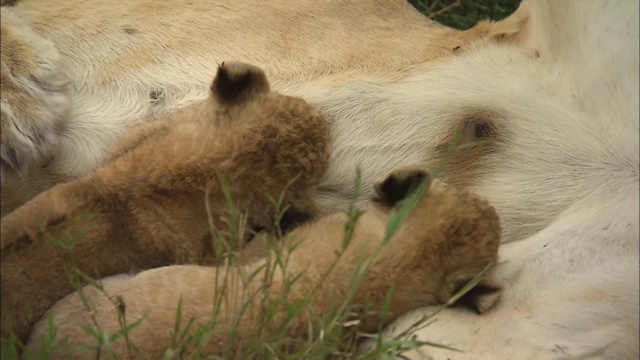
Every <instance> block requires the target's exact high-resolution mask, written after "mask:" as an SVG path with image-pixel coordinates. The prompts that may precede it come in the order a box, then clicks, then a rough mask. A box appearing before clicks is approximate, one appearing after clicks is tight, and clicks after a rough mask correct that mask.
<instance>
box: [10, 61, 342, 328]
mask: <svg viewBox="0 0 640 360" xmlns="http://www.w3.org/2000/svg"><path fill="white" fill-rule="evenodd" d="M211 90H212V91H211V96H210V98H209V99H208V100H207V101H205V102H203V103H201V104H199V105H198V106H196V107H194V108H191V109H188V110H186V111H183V112H181V113H178V114H174V115H172V116H171V117H169V118H165V119H159V120H157V121H155V122H152V123H149V124H147V125H143V127H141V128H139V129H137V130H136V131H135V132H133V133H131V134H129V135H128V136H126V137H125V138H124V139H123V140H122V141H121V142H120V143H119V144H118V145H117V146H116V148H115V149H114V150H113V152H112V154H111V156H110V157H108V158H107V159H106V160H105V162H104V164H103V165H102V166H101V167H100V168H98V169H97V170H96V171H95V172H93V173H91V174H89V175H87V176H84V177H82V178H79V179H77V180H73V181H70V182H68V183H64V184H60V185H58V186H55V187H54V188H52V189H50V190H49V191H46V192H44V193H42V194H40V195H39V196H37V197H36V198H34V199H33V200H31V201H30V202H28V203H27V204H25V205H24V206H22V207H20V208H18V209H17V210H15V211H14V212H12V213H10V214H9V215H7V216H5V217H3V218H2V222H1V225H0V234H1V235H0V239H1V257H2V265H1V275H2V276H1V289H2V292H1V293H2V295H1V296H2V305H3V310H5V309H6V308H9V311H10V312H11V313H12V319H5V318H3V321H2V322H3V327H4V326H5V325H6V324H8V321H11V324H12V326H13V330H14V331H15V332H16V333H17V334H18V336H19V337H22V338H23V337H24V336H26V335H27V333H28V331H29V328H30V326H31V324H32V323H33V322H34V321H35V320H37V319H38V318H40V317H41V316H42V315H43V314H44V312H45V311H46V310H47V309H49V308H50V307H51V305H53V303H54V302H56V301H57V300H59V299H61V298H62V297H63V296H65V295H67V294H68V293H70V292H72V291H73V287H72V285H71V284H70V282H69V280H68V277H67V274H66V273H65V270H64V269H65V266H64V264H65V263H66V261H69V260H70V259H69V257H73V261H74V264H75V266H77V268H78V270H80V271H81V272H83V273H84V274H87V275H88V276H91V277H94V278H101V277H105V276H109V275H113V274H118V273H126V272H129V271H131V270H133V269H149V268H154V267H158V266H163V265H167V264H177V263H181V262H186V263H196V264H208V263H212V261H213V260H214V259H215V256H216V254H215V253H214V251H213V245H212V241H213V238H212V234H211V227H210V226H209V221H210V220H211V221H213V223H214V225H215V227H216V229H217V230H218V231H220V232H225V231H229V229H230V227H229V226H228V222H229V221H230V218H231V217H232V216H231V215H230V214H229V205H228V204H227V201H226V200H225V194H224V190H223V188H222V187H221V185H220V182H219V177H221V178H223V179H225V180H226V182H227V183H228V190H229V192H230V193H231V196H232V199H233V207H235V209H237V211H238V212H239V213H241V214H246V222H247V226H248V227H250V228H266V229H269V228H270V226H272V225H273V219H274V217H275V211H276V209H275V206H274V205H273V204H272V203H271V202H270V199H269V197H272V198H274V199H277V198H278V197H279V196H280V194H281V193H283V191H284V190H285V187H286V185H287V183H288V182H290V181H291V180H292V179H293V178H295V177H296V176H298V177H297V179H296V180H295V181H294V182H293V183H292V185H291V186H290V187H289V188H288V189H287V191H286V193H285V197H284V201H283V206H289V210H288V212H289V214H291V213H293V214H294V216H295V214H301V215H304V216H305V217H309V216H313V215H314V214H315V213H316V212H317V209H318V207H317V205H316V203H315V200H314V194H315V189H316V186H317V183H318V182H319V180H320V178H321V176H322V174H323V173H324V172H325V170H326V167H327V163H328V158H329V131H328V127H327V125H326V124H325V121H324V119H323V118H322V117H321V116H320V114H319V113H318V112H317V111H316V110H315V109H314V108H312V107H311V106H310V105H308V104H307V103H306V102H305V101H304V100H302V99H300V98H294V97H289V96H284V95H281V94H278V93H276V92H272V91H270V86H269V83H268V81H267V78H266V76H265V74H264V72H263V71H262V70H261V69H259V68H257V67H255V66H252V65H248V64H242V63H226V64H223V65H221V66H220V67H219V69H218V72H217V74H216V77H215V79H214V81H213V84H212V86H211ZM207 195H208V196H207ZM205 199H206V200H205ZM205 203H207V204H206V205H205ZM209 215H211V216H209ZM52 237H53V238H55V239H57V240H58V244H57V245H55V242H52V241H50V240H51V238H52ZM71 244H72V247H73V251H72V252H70V251H69V250H68V249H69V248H70V247H71ZM65 249H66V250H65ZM217 255H219V254H217ZM25 269H26V271H25ZM4 331H5V330H3V332H4Z"/></svg>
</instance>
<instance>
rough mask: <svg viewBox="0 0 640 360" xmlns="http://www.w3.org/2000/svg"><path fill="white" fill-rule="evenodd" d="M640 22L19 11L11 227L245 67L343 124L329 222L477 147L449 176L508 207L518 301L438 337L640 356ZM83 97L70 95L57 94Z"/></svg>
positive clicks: (471, 348) (210, 8) (504, 269)
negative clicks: (406, 174) (356, 198)
mask: <svg viewBox="0 0 640 360" xmlns="http://www.w3.org/2000/svg"><path fill="white" fill-rule="evenodd" d="M638 10H639V9H638V3H637V2H636V1H631V0H629V1H603V0H602V1H597V0H592V1H580V0H574V1H571V0H566V1H557V0H548V1H545V0H540V1H524V2H523V4H522V6H521V8H520V9H519V10H518V11H517V12H516V13H515V14H514V15H512V16H511V17H510V18H508V19H506V20H504V21H503V22H500V23H497V24H492V25H488V24H484V25H480V26H477V27H475V28H473V29H471V30H470V31H467V32H456V31H453V30H451V29H446V28H443V27H441V26H438V25H437V24H434V23H432V22H429V21H428V20H426V19H424V18H423V17H421V16H420V15H419V14H418V13H416V12H415V11H413V10H412V9H411V8H410V7H409V6H408V5H407V4H406V3H404V2H403V1H400V0H388V1H382V0H379V1H369V0H359V1H343V2H342V1H311V0H309V1H304V0H298V1H295V2H291V1H270V2H260V1H255V2H251V3H248V2H232V1H229V2H225V1H193V2H189V3H183V2H171V3H169V2H161V3H160V2H145V1H128V2H115V1H92V2H83V1H72V0H70V1H67V2H65V3H62V4H60V3H59V2H56V3H55V5H54V3H53V2H48V1H46V0H39V1H38V0H22V1H21V2H20V1H19V2H17V4H16V5H15V6H14V7H13V8H12V9H11V10H9V11H7V10H6V9H3V10H2V20H3V21H2V27H3V28H2V33H3V42H2V46H3V48H2V56H3V59H2V64H3V65H2V66H3V70H2V71H3V73H2V75H3V76H5V74H6V73H7V72H6V71H5V70H4V69H5V68H10V69H13V76H14V78H15V79H16V80H15V81H13V82H11V84H14V85H15V86H16V87H15V89H16V90H15V91H16V94H17V95H16V96H14V97H9V94H11V92H7V91H4V90H3V92H2V94H1V95H0V96H1V98H2V117H3V118H2V159H3V161H5V163H6V164H9V165H11V169H13V170H15V171H17V172H21V173H24V167H22V166H20V164H27V163H29V164H32V166H31V167H30V168H29V169H27V171H28V172H26V174H28V175H26V176H27V180H26V181H25V180H23V181H18V182H15V181H14V182H10V183H9V184H7V185H3V194H2V201H3V209H7V207H6V206H7V204H10V203H11V202H13V201H14V200H15V198H18V200H16V201H17V203H18V204H19V203H20V202H22V201H23V200H24V198H27V197H29V196H30V195H29V194H26V196H24V197H22V196H23V194H20V193H18V190H17V189H22V190H21V191H23V192H24V193H28V192H38V191H40V189H42V188H45V187H46V186H47V185H48V183H50V182H51V181H55V180H56V179H55V178H56V177H60V178H62V179H64V178H67V177H74V176H77V175H79V174H81V173H83V172H85V171H88V170H89V169H91V168H92V167H93V166H95V164H96V163H97V162H98V159H99V158H100V157H101V156H102V154H103V153H104V149H106V148H107V147H108V144H109V143H110V142H112V141H113V140H114V139H115V138H116V137H117V136H118V134H119V133H121V131H122V129H124V128H125V127H126V126H128V124H130V123H137V122H141V121H143V120H144V118H145V117H146V116H149V115H154V114H161V113H166V112H171V111H173V110H175V109H177V108H180V107H182V106H185V105H186V104H189V103H191V102H194V101H198V100H199V99H201V98H204V96H205V93H206V84H205V83H204V81H205V79H206V77H205V76H204V75H205V74H207V73H206V71H208V70H209V69H210V68H211V66H212V65H213V64H214V62H219V61H221V60H222V59H229V58H235V59H238V60H244V61H248V62H252V63H256V64H257V65H260V66H264V67H265V68H266V69H267V74H268V75H269V76H270V78H272V79H274V85H275V86H274V87H275V88H276V89H277V90H280V91H283V92H285V93H290V94H294V95H302V96H303V97H305V98H306V99H308V100H309V101H310V102H312V103H314V104H315V105H316V106H317V107H318V108H319V109H320V110H321V112H322V113H323V115H324V116H325V117H326V118H327V119H328V120H329V123H330V125H331V127H332V128H331V131H332V136H333V149H334V151H333V157H332V160H331V165H330V168H329V171H328V173H327V175H326V176H325V178H324V180H323V182H322V184H321V187H320V196H319V200H320V202H321V203H322V204H324V205H325V206H327V207H340V206H341V205H342V204H343V203H344V202H345V199H346V198H347V197H348V195H349V191H350V189H351V184H350V183H351V179H353V169H354V167H355V165H356V164H359V165H361V167H362V168H363V175H364V178H363V189H371V188H372V186H371V185H372V183H373V182H375V181H377V180H378V179H379V178H381V177H382V175H383V174H385V173H386V172H387V171H389V170H390V169H391V168H392V167H394V166H398V165H405V164H406V165H411V164H426V165H430V164H432V163H433V162H434V161H435V160H439V158H441V157H442V154H443V153H444V152H445V151H444V150H446V144H447V143H448V142H449V139H450V138H451V137H452V136H453V134H454V133H456V132H457V131H458V130H461V131H462V137H461V139H460V141H459V150H458V151H457V152H456V153H455V154H454V155H453V156H452V157H451V158H450V159H449V162H448V163H449V166H448V168H447V169H445V171H444V172H443V173H442V174H443V176H445V177H446V178H447V179H448V180H449V181H450V182H452V183H454V184H458V185H464V186H468V187H470V188H472V189H474V190H476V191H478V192H479V193H481V194H483V195H485V196H486V197H488V198H489V200H490V201H491V202H492V203H493V204H494V205H495V206H496V208H497V210H498V212H499V214H500V216H501V219H502V223H503V226H504V237H503V239H504V242H505V244H503V246H502V248H501V257H502V258H503V259H504V260H506V263H505V264H503V265H501V266H500V267H498V269H497V276H498V278H499V279H502V280H504V281H505V282H506V284H507V285H510V286H508V287H507V291H506V292H505V294H504V295H503V301H502V302H501V304H500V306H499V307H498V308H497V309H496V310H498V311H495V312H493V313H491V314H488V315H486V316H484V317H482V318H481V319H480V318H478V319H476V318H470V317H469V315H468V314H467V313H465V312H461V311H457V310H449V311H446V312H443V313H441V314H440V315H439V319H438V321H437V322H436V323H434V324H432V325H431V326H430V327H429V328H427V329H425V330H422V331H421V332H420V333H419V334H418V335H419V336H420V337H421V338H429V339H430V340H435V341H441V342H446V343H449V344H453V345H454V346H456V347H457V348H459V349H462V350H465V351H466V353H465V354H463V355H455V356H456V358H464V357H467V358H472V359H477V358H487V357H490V358H511V359H512V358H536V357H538V358H549V357H553V356H571V355H580V354H583V353H589V352H593V351H600V350H602V352H601V353H602V354H603V356H604V357H605V358H612V359H613V358H616V359H617V358H629V357H637V356H638V355H639V354H638V352H639V350H638V348H639V346H638V272H639V269H638V253H639V250H638V236H639V224H638V215H639V214H638V193H639V191H638V163H639V155H638V152H639V151H638V147H639V146H638V138H637V133H638V128H639V126H638V108H639V105H638V99H639V98H640V96H639V93H638V87H639V86H638V65H639V64H638V52H639V51H638V50H639V49H638V32H639V31H638ZM19 18H21V19H23V20H28V21H31V22H32V24H33V27H34V28H35V29H36V31H38V32H39V33H40V34H42V35H43V36H45V37H47V38H48V39H50V40H51V41H52V42H53V43H54V44H55V46H56V47H57V49H58V51H59V53H60V56H59V57H58V58H56V57H55V55H52V54H53V53H54V51H52V50H51V48H50V46H49V45H46V44H45V43H43V42H42V41H41V40H42V39H39V38H38V40H36V38H37V36H36V35H34V34H28V33H27V30H21V29H24V28H26V25H25V26H23V25H22V24H21V23H19ZM7 28H12V29H13V30H9V31H7V30H6V29H7ZM10 31H14V33H16V34H21V35H22V36H23V38H24V39H32V41H31V42H29V43H28V44H31V45H32V46H34V47H38V48H39V49H42V50H40V51H32V52H31V54H36V55H38V56H39V57H40V60H39V61H29V60H28V59H33V58H34V57H33V56H31V55H29V54H30V53H29V52H26V53H25V52H21V53H20V54H21V55H20V56H17V55H10V54H11V53H10V52H9V51H7V50H5V49H6V48H5V47H6V46H7V44H8V43H7V42H6V39H8V37H7V35H6V34H7V33H8V32H10ZM25 41H26V40H25ZM23 43H24V42H23ZM38 44H40V45H38ZM26 49H29V47H27V48H26ZM47 54H50V55H49V56H48V55H47ZM36 58H37V57H36ZM45 60H46V61H45ZM56 61H57V62H56ZM56 69H57V71H56ZM30 75H34V77H31V76H30ZM58 76H61V77H62V80H61V79H59V78H58ZM65 78H66V79H67V80H69V81H70V83H71V85H72V86H71V88H70V89H69V90H67V88H65V87H56V86H53V85H56V84H63V83H64V79H65ZM18 80H19V81H18ZM3 81H5V80H4V78H3ZM3 84H4V82H3ZM3 89H5V85H3ZM29 89H31V90H29ZM65 91H70V95H69V98H68V99H69V101H70V106H69V107H68V111H69V115H70V116H66V117H63V120H64V121H63V124H62V125H63V126H62V130H61V132H60V133H59V134H60V135H59V136H53V135H51V134H55V133H56V132H55V129H56V125H55V124H56V123H57V122H56V121H54V120H51V118H52V117H53V118H55V116H52V117H47V116H48V115H50V114H52V112H53V110H56V111H59V110H60V109H58V108H56V107H48V105H47V104H48V101H49V102H51V101H52V96H53V95H55V94H59V95H60V96H61V98H62V99H64V98H65V97H64V96H67V95H66V93H65ZM20 94H23V95H24V96H18V95H20ZM25 99H26V100H25ZM29 99H30V100H29ZM25 101H26V102H25ZM61 103H62V100H61ZM27 104H31V105H30V106H26V105H27ZM25 111H26V112H28V113H24V112H25ZM45 115H47V116H45ZM6 119H11V120H12V121H13V122H10V121H8V120H6ZM47 119H49V120H47ZM7 128H9V129H13V130H7ZM41 129H45V130H46V129H51V130H46V131H42V130H41ZM42 134H49V135H46V136H45V135H42ZM56 138H57V139H58V141H57V144H58V145H57V146H58V150H54V152H50V150H47V149H55V146H52V147H50V148H49V147H47V144H55V141H53V140H49V139H56ZM11 144H19V145H20V146H18V145H15V146H14V145H11ZM55 151H57V153H56V152H55ZM25 154H26V155H25ZM52 154H53V155H52ZM51 156H53V157H54V161H51V162H48V163H47V164H48V165H47V166H46V167H45V168H39V167H36V166H35V165H33V164H38V161H41V160H40V159H44V158H47V157H51ZM5 168H7V167H6V166H4V167H3V171H4V169H5ZM42 173H44V174H42ZM51 179H53V180H51ZM24 189H26V190H24ZM9 190H10V192H9ZM366 195H369V194H365V197H366ZM11 197H14V199H11ZM21 197H22V199H20V198H21ZM4 211H6V210H4ZM408 321H410V319H409V320H408ZM399 325H402V324H399ZM429 352H430V354H431V355H433V356H434V357H436V358H446V357H448V356H452V354H451V353H449V352H446V353H444V350H434V349H429Z"/></svg>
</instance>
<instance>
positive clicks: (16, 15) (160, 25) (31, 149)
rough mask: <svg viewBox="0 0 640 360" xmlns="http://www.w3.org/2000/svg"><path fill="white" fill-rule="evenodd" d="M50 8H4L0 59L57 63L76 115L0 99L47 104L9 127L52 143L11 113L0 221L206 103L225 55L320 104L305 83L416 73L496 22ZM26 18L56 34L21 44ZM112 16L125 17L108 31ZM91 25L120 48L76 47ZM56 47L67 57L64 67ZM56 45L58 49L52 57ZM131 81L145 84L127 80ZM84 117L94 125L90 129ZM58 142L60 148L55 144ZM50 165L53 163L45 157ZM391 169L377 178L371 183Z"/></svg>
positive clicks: (309, 4) (194, 5) (216, 4)
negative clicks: (209, 77) (20, 26)
mask: <svg viewBox="0 0 640 360" xmlns="http://www.w3.org/2000/svg"><path fill="white" fill-rule="evenodd" d="M41 2H42V1H38V0H31V1H23V2H18V3H17V4H16V5H15V6H13V7H4V8H3V9H2V12H3V25H2V26H3V28H2V34H3V35H2V36H3V38H4V39H7V41H5V42H3V45H2V46H3V54H5V53H6V54H5V55H3V56H4V58H3V60H2V61H3V64H16V63H17V64H24V65H25V68H26V69H28V70H29V73H28V74H34V73H36V72H37V71H42V70H41V69H40V68H41V65H40V63H38V62H37V61H35V59H34V58H33V57H31V56H19V55H18V54H16V52H15V51H14V50H12V49H14V48H16V47H18V46H23V47H26V48H27V49H28V50H29V51H30V52H31V53H42V55H41V56H42V57H43V58H45V59H47V60H48V59H49V58H51V59H52V60H51V65H50V66H49V67H48V68H47V71H49V72H53V73H55V74H56V76H57V77H59V78H60V79H64V80H66V81H68V82H70V84H71V87H70V89H71V95H72V96H71V97H72V99H73V104H72V109H71V110H72V113H71V114H69V115H68V116H66V113H65V114H62V113H60V109H67V108H66V107H62V106H58V105H57V104H49V105H47V107H46V108H42V106H44V105H42V106H41V105H39V101H41V97H39V96H31V97H28V96H27V97H22V98H15V97H10V94H11V93H7V94H2V99H3V101H5V103H9V104H10V105H11V108H14V107H15V108H20V109H34V111H35V109H38V114H40V115H39V116H40V117H43V118H44V119H40V118H38V117H34V116H27V115H22V114H16V116H14V117H13V118H12V119H11V121H13V123H15V124H16V125H17V126H18V127H19V128H24V129H30V131H31V132H32V133H33V134H32V135H31V138H35V137H42V138H45V139H49V141H48V142H46V143H44V144H43V145H38V144H36V143H33V141H30V140H29V138H27V139H24V136H22V135H21V133H20V131H18V130H17V129H16V128H12V127H10V126H9V123H10V121H9V116H8V115H7V116H4V115H3V120H2V121H3V127H4V128H7V129H6V130H5V129H4V128H3V134H4V135H3V140H2V143H1V146H2V152H3V155H2V156H3V157H2V159H3V160H5V162H6V164H5V166H4V167H3V169H4V172H5V173H7V174H10V175H11V176H5V178H6V179H7V181H4V183H3V189H2V190H3V191H2V208H1V211H2V214H6V213H8V212H10V211H11V210H13V209H15V208H16V207H18V206H19V205H21V204H22V203H24V202H25V201H26V200H28V199H29V198H31V197H33V196H34V195H35V194H37V193H39V192H41V191H44V190H45V189H47V188H48V187H50V186H52V185H53V184H55V183H58V182H61V181H67V180H69V179H72V178H75V177H78V176H81V175H84V174H86V173H87V172H89V171H91V170H93V169H95V167H96V166H97V165H98V164H99V163H100V161H101V160H102V159H103V157H104V156H105V153H106V151H107V149H109V148H110V147H111V146H112V145H113V143H115V142H116V140H117V138H118V137H119V136H120V135H122V134H123V133H124V132H125V131H126V129H127V128H128V127H130V126H132V125H134V124H137V123H140V122H143V121H146V120H147V119H153V118H155V117H157V116H159V115H160V116H163V115H166V114H169V113H172V112H175V111H176V110H178V109H180V108H183V107H184V106H188V105H190V104H193V103H194V102H197V101H199V100H201V99H202V96H201V95H202V94H203V91H202V90H203V89H204V86H205V84H204V83H203V82H202V80H200V79H204V75H205V74H207V72H208V71H209V69H211V67H212V66H214V65H215V64H217V63H219V62H220V61H222V60H224V59H230V58H231V59H238V60H242V61H249V62H251V63H254V64H256V65H258V66H261V67H263V68H264V69H265V71H266V73H267V74H268V75H269V77H270V79H272V80H273V81H274V84H275V85H276V86H277V87H278V90H287V92H289V93H292V94H294V95H303V94H304V96H305V98H306V99H309V100H310V101H311V102H312V103H317V102H318V101H322V100H323V98H324V97H325V96H324V95H322V94H321V93H317V94H314V93H313V90H312V89H309V88H307V87H303V88H301V89H298V85H301V84H314V83H317V84H318V85H321V86H325V87H329V88H338V87H340V86H342V85H343V84H344V82H345V80H349V79H352V78H353V76H354V75H355V76H356V77H362V76H364V75H365V74H368V75H370V76H375V77H380V76H381V77H382V78H383V79H384V80H385V81H389V82H396V81H398V80H401V79H403V78H405V77H406V76H407V75H408V74H410V73H412V72H413V70H414V69H413V67H414V66H417V65H420V64H424V63H430V62H432V61H434V60H436V59H440V58H446V57H448V56H452V55H455V53H456V52H457V51H459V49H461V48H465V46H467V45H468V44H469V43H471V42H474V41H478V40H479V39H483V38H487V37H491V36H494V34H493V32H492V29H493V28H492V26H493V24H485V25H483V26H479V27H477V28H472V29H470V30H467V31H456V30H453V29H449V28H446V27H443V26H441V25H439V24H437V23H435V22H431V21H429V20H427V19H425V18H424V17H423V16H422V15H421V14H420V13H418V12H417V11H416V10H415V9H413V8H412V7H411V6H410V5H409V4H408V3H406V2H405V1H404V0H377V1H371V0H359V1H338V2H332V1H322V2H317V1H312V0H297V1H296V2H295V4H293V3H291V2H290V1H269V2H253V3H245V2H234V1H232V2H226V1H213V0H200V1H196V2H191V3H189V4H187V3H175V2H155V1H145V0H139V1H134V2H124V3H122V4H120V3H118V4H117V5H114V4H113V0H111V1H104V0H103V1H92V2H85V1H78V0H72V1H67V2H65V3H60V4H56V6H52V7H49V6H47V10H46V11H41V7H42V6H44V4H41ZM265 14H268V16H265ZM22 17H25V18H28V20H29V21H30V22H31V24H32V26H33V28H34V29H35V30H36V31H41V32H42V34H45V35H46V37H47V39H44V38H42V39H41V40H42V41H41V42H39V43H26V44H25V43H24V41H22V44H21V41H20V40H21V39H19V38H18V39H16V40H18V41H17V42H16V41H12V40H13V39H14V37H15V36H16V35H14V34H15V31H12V30H13V29H14V27H15V25H14V23H15V22H16V21H18V20H20V19H21V18H22ZM5 18H6V19H8V20H7V21H4V19H5ZM105 18H110V19H118V21H116V22H109V23H108V24H106V23H105V24H102V22H103V19H105ZM354 18H356V19H358V22H357V23H354V22H353V19H354ZM274 19H277V20H276V21H274ZM9 20H10V21H9ZM21 21H22V20H21ZM94 23H96V24H102V25H98V27H99V30H96V31H99V32H100V34H101V36H102V37H108V38H110V39H113V40H115V42H111V43H108V44H107V43H104V42H100V44H97V43H94V42H92V41H89V42H86V43H85V42H83V41H79V40H80V39H85V38H87V37H89V36H91V34H93V33H91V31H92V30H91V29H92V27H87V26H85V25H86V24H94ZM292 29H294V30H292ZM167 32H168V33H167ZM256 34H258V35H256ZM69 35H71V36H69ZM38 36H40V35H38ZM399 39H402V41H399ZM54 43H55V46H56V47H57V48H58V49H60V51H61V52H62V53H63V54H64V55H63V56H62V59H60V60H62V61H59V59H58V58H59V56H58V53H57V50H56V48H55V47H54V45H53V44H54ZM239 44H241V45H239ZM5 48H7V50H6V51H5ZM48 48H52V50H51V51H44V50H46V49H48ZM53 60H55V61H53ZM86 64H91V65H90V66H87V65H86ZM3 66H4V65H3ZM3 71H4V70H3ZM130 74H138V75H140V76H142V78H139V79H128V76H129V75H130ZM143 74H144V75H143ZM177 74H180V75H179V76H177ZM138 75H134V78H138ZM130 80H132V81H130ZM139 80H142V83H139ZM7 81H8V82H11V84H12V86H13V87H15V88H16V90H15V91H17V92H23V91H24V89H25V88H26V87H27V86H31V85H33V84H31V83H32V81H30V79H29V77H28V76H27V78H26V79H25V80H24V81H21V82H17V80H16V79H11V78H8V79H7ZM42 81H43V82H45V83H47V84H48V83H49V82H51V81H53V80H49V79H43V80H42ZM134 83H135V84H136V85H134ZM36 85H37V84H35V85H33V86H36ZM123 86H124V87H127V88H128V89H126V90H125V89H123V88H122V87H123ZM129 87H130V88H129ZM87 90H88V91H87ZM45 105H46V104H45ZM5 107H6V106H5V105H3V109H5ZM6 109H9V107H6ZM54 110H55V111H54ZM323 115H325V116H326V117H327V118H333V117H335V115H333V114H330V113H327V112H323ZM87 116H88V117H90V118H91V120H89V122H90V123H91V125H89V124H87V123H86V122H85V121H86V118H85V117H87ZM101 118H105V119H104V120H100V119H101ZM62 120H64V123H65V124H66V125H65V126H64V127H63V128H62V129H56V128H54V127H53V126H52V124H55V123H57V122H62ZM58 140H61V141H62V144H59V146H53V145H55V144H57V142H58ZM89 140H91V141H89ZM49 144H51V146H49ZM10 152H14V153H15V156H14V157H15V161H11V162H9V161H7V159H9V158H10V156H9V153H10ZM45 158H46V159H49V158H51V159H52V160H51V161H46V162H44V161H42V159H45ZM388 170H390V169H387V171H388ZM14 174H17V175H19V176H13V175H14ZM383 174H384V172H383V173H381V174H376V176H375V177H374V180H372V181H375V179H377V178H379V177H380V176H383Z"/></svg>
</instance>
